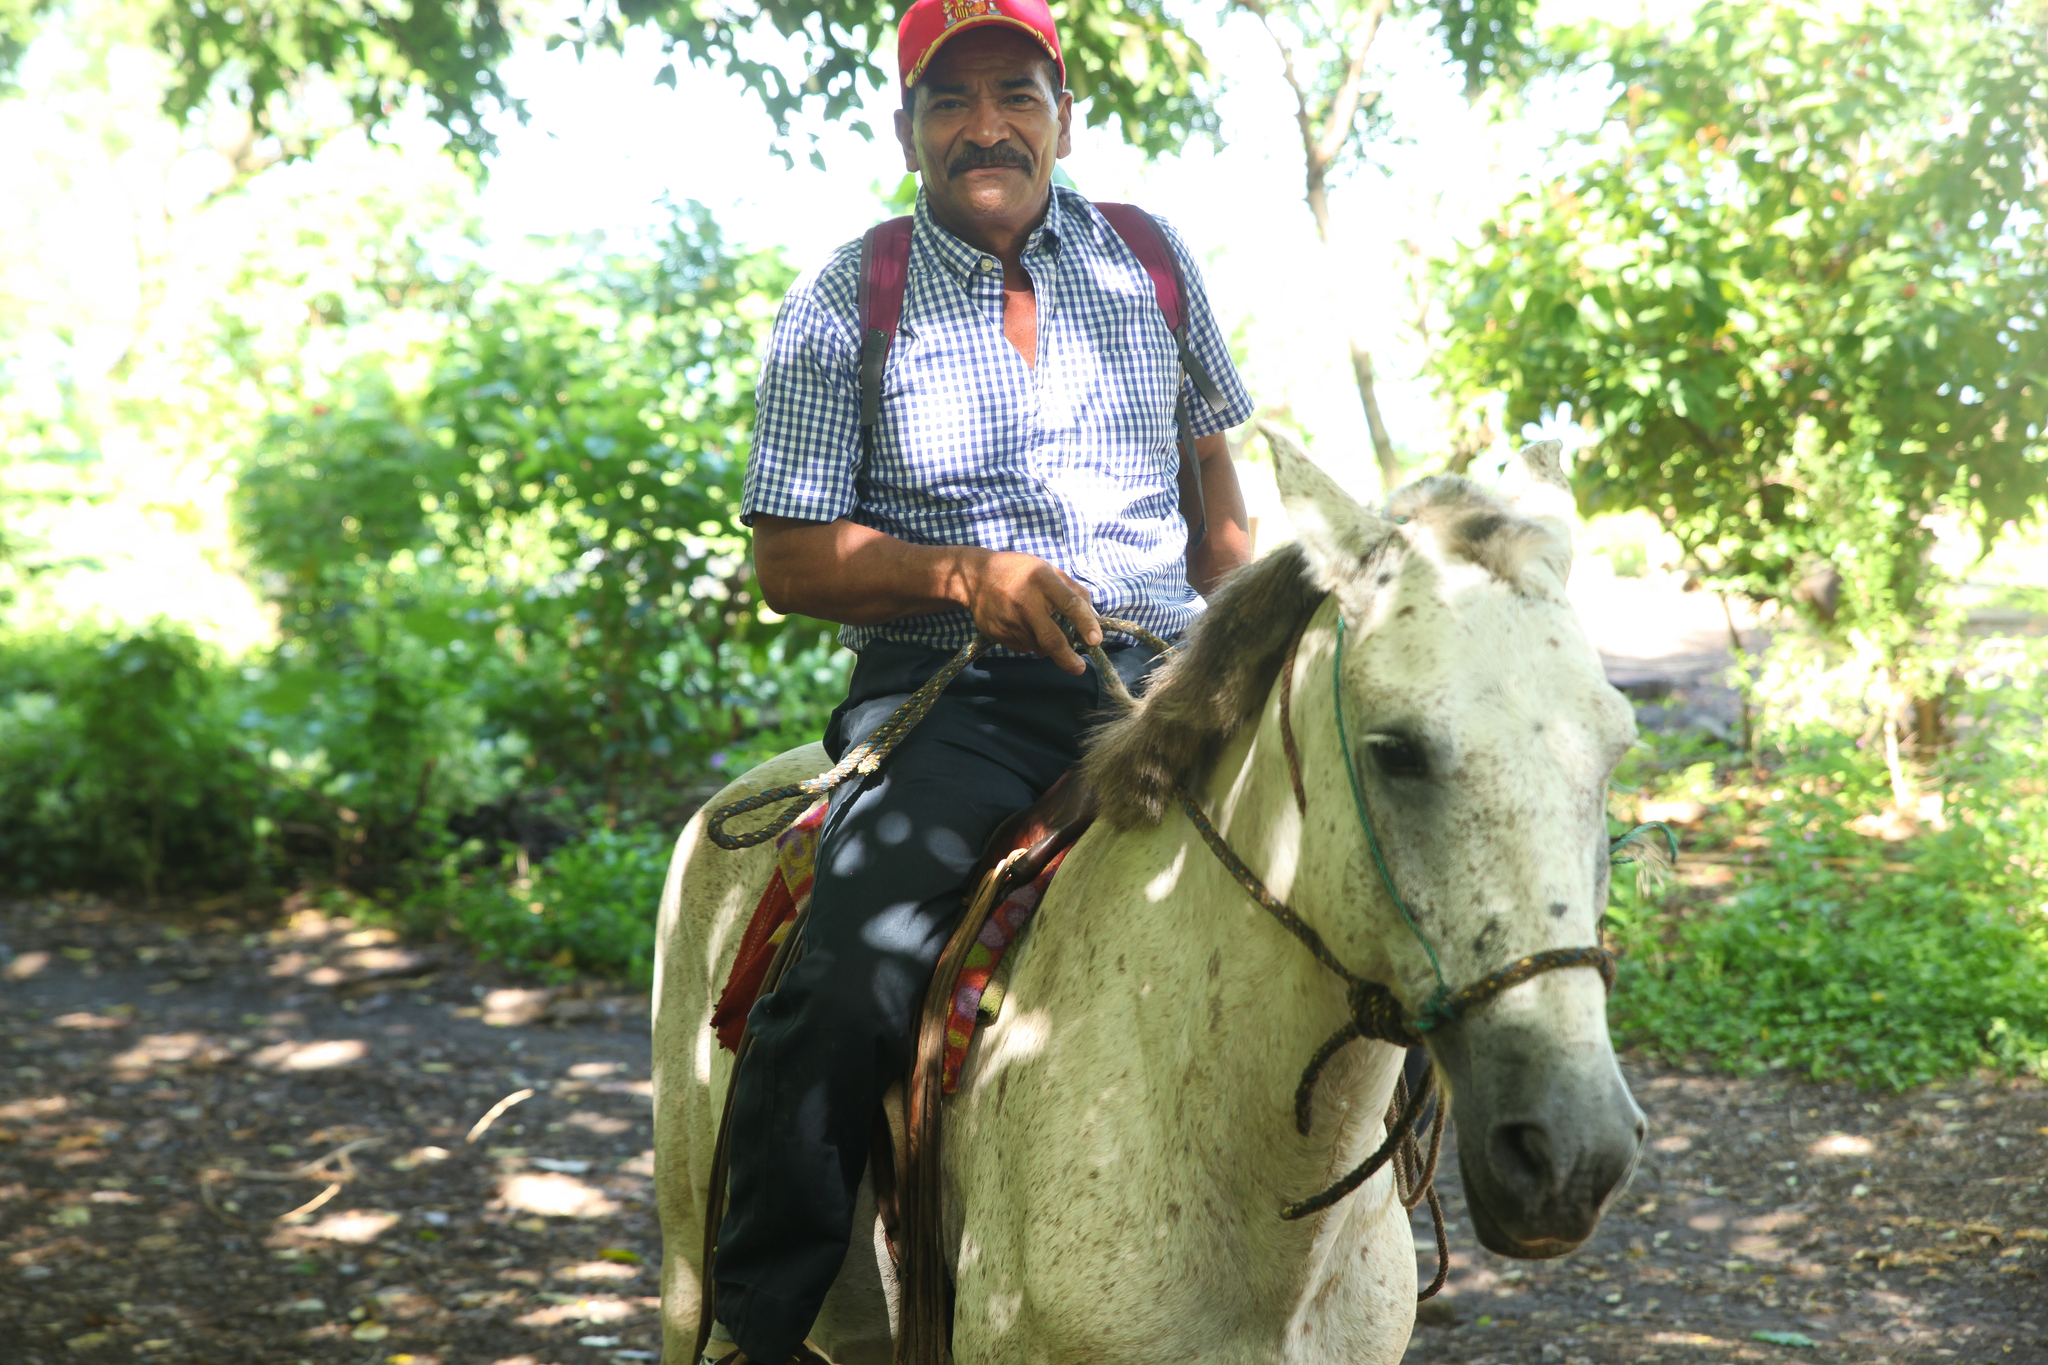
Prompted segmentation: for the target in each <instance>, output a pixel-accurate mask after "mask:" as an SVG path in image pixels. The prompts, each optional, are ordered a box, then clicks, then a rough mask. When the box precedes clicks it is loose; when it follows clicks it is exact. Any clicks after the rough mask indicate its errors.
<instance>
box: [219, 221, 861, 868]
mask: <svg viewBox="0 0 2048 1365" xmlns="http://www.w3.org/2000/svg"><path fill="white" fill-rule="evenodd" d="M789 278H790V272H789V271H788V269H787V268H786V267H785V266H784V265H782V263H781V262H780V260H779V258H777V257H776V256H774V255H772V254H770V253H751V254H749V253H741V252H736V251H734V250H733V249H732V248H731V247H729V246H728V245H727V244H726V243H725V242H724V241H723V240H722V238H721V237H720V236H719V234H718V231H717V229H716V226H715V225H714V224H713V223H712V222H711V220H710V218H709V217H708V215H706V214H705V213H704V212H703V211H702V210H701V209H694V210H690V211H686V212H681V213H679V214H678V215H677V218H676V221H675V224H674V227H673V230H672V231H671V232H670V233H669V234H668V235H667V236H666V237H665V238H663V239H661V240H659V241H656V242H654V243H651V244H648V247H647V248H644V249H637V250H635V251H633V252H627V253H622V254H614V255H608V256H607V255H598V254H595V253H592V254H589V255H587V256H586V258H585V260H584V262H583V263H582V264H579V265H577V266H575V267H574V268H571V269H568V270H565V271H563V272H561V273H559V274H558V275H556V276H554V277H552V278H550V279H547V280H543V281H540V282H538V283H531V284H520V283H503V282H501V283H499V284H496V285H494V286H491V287H489V288H486V289H479V290H477V291H475V292H472V293H468V294H463V295H461V296H460V297H459V298H456V299H454V300H453V301H451V304H450V307H451V310H453V317H452V321H451V323H450V326H449V329H448V331H447V332H446V334H445V335H443V336H442V337H440V338H439V339H438V340H436V341H434V342H433V343H432V344H430V345H428V346H427V347H425V348H424V354H423V355H421V356H418V357H414V358H412V359H410V360H403V359H400V360H394V359H391V358H385V359H377V360H366V361H364V362H362V363H360V364H359V365H358V366H357V367H356V368H355V369H354V370H352V371H350V372H349V373H347V374H346V375H344V376H343V380H342V383H341V385H340V388H339V391H338V392H337V393H336V394H335V395H333V396H331V397H329V398H324V399H322V400H321V401H318V402H314V401H308V402H306V403H304V404H303V405H301V406H299V407H297V408H296V409H295V410H293V411H291V412H289V413H287V414H285V415H283V416H281V417H280V418H279V419H278V420H277V421H276V422H275V423H274V424H273V425H272V426H271V428H270V429H269V431H268V432H267V434H266V435H265V437H264V439H263V440H262V441H260V442H259V443H258V445H257V446H256V448H255V449H254V450H253V451H252V453H251V455H250V458H249V459H248V460H247V462H246V464H245V467H244V468H243V470H242V472H241V478H240V483H239V487H238V491H237V495H236V497H237V503H236V508H237V519H238V524H239V526H240V530H241V535H242V538H243V542H244V544H245V545H246V546H247V547H248V549H249V551H250V553H251V555H252V557H253V558H254V560H255V562H256V565H257V566H258V568H259V569H260V570H261V581H262V583H263V586H264V589H265V592H266V593H267V595H268V596H270V597H271V599H272V600H273V601H274V602H275V603H276V604H277V606H278V609H279V613H280V625H281V628H282V630H283V632H284V634H285V637H286V638H285V643H284V646H283V647H282V649H281V650H280V651H279V655H278V661H277V662H278V685H277V689H276V690H275V691H274V692H273V693H272V701H273V705H274V707H275V709H276V710H277V711H278V712H279V713H280V714H284V713H288V712H290V711H291V710H292V709H293V708H294V707H296V706H306V707H308V708H310V711H311V713H312V714H315V715H317V716H318V717H319V718H320V723H321V724H322V725H324V726H326V727H327V729H326V731H325V732H324V734H323V736H322V737H321V739H320V745H321V747H322V751H323V754H324V761H325V763H326V766H327V768H328V770H330V771H331V774H332V777H333V779H334V780H335V781H345V782H346V783H347V784H349V785H350V788H351V790H354V791H358V792H360V793H361V794H360V795H357V796H352V797H351V798H350V808H351V809H354V810H355V811H356V812H357V815H358V817H359V819H360V820H361V822H362V827H364V828H369V827H374V828H376V829H377V830H379V831H381V832H383V833H384V834H385V836H386V837H385V838H384V840H383V842H385V843H388V844H391V845H392V846H391V848H390V850H389V853H388V855H387V856H386V857H385V858H384V861H385V862H386V863H389V862H392V861H396V860H402V859H404V858H408V857H415V856H418V855H419V854H420V852H421V850H420V848H419V847H417V844H416V839H415V836H416V834H417V832H418V830H419V829H420V828H421V827H422V824H421V821H420V820H419V819H418V818H417V813H418V812H419V811H420V810H421V809H423V808H432V807H434V806H435V804H436V803H437V802H438V803H439V804H440V806H442V807H447V806H449V805H452V804H458V803H459V800H458V798H459V799H461V800H468V801H471V802H474V801H479V800H485V799H489V798H490V797H491V796H492V795H493V794H494V793H495V791H496V790H497V789H499V788H501V787H502V786H503V785H504V784H505V783H507V782H510V781H513V780H515V779H516V780H518V781H521V782H524V783H526V784H530V785H554V784H559V783H567V784H569V785H571V786H573V787H575V788H577V789H579V790H580V791H583V792H587V793H589V794H590V796H591V797H593V798H594V799H595V800H596V801H598V802H601V803H603V804H604V805H606V806H608V807H611V808H613V809H617V808H619V807H621V806H628V805H630V806H633V807H635V808H638V809H641V810H645V811H650V812H651V811H654V810H657V809H660V808H661V807H662V806H663V804H664V803H667V804H669V805H671V806H672V805H673V804H674V799H675V794H676V793H677V792H678V791H679V790H681V789H687V788H688V787H689V786H690V785H691V784H692V783H693V782H695V781H696V780H698V779H700V778H702V777H703V776H704V775H705V774H706V773H708V772H710V771H712V770H714V769H716V768H717V767H719V766H721V765H722V764H723V762H724V761H726V759H728V758H730V757H741V758H745V757H752V756H754V755H755V754H757V753H758V752H759V750H760V749H761V747H762V741H761V740H759V739H758V738H757V736H760V735H763V734H768V735H779V734H786V733H790V732H791V731H795V732H797V733H800V734H802V735H803V736H804V737H810V736H811V735H815V733H816V732H817V731H818V729H819V728H820V727H821V726H822V723H823V718H824V715H825V712H826V711H827V710H828V709H829V707H830V706H831V705H832V704H833V703H834V702H835V701H836V700H837V697H838V695H839V694H840V692H841V691H842V688H843V678H844V668H845V658H844V655H843V654H842V653H841V652H840V651H838V650H837V648H836V646H835V645H834V644H833V643H832V641H831V638H830V633H829V630H828V628H826V627H825V626H823V625H822V624H821V623H819V622H815V621H809V620H804V619H802V618H795V617H789V618H785V617H779V616H775V615H773V614H772V613H767V612H765V611H764V610H763V609H762V606H761V603H760V598H759V593H758V590H757V589H756V587H755V585H754V582H753V571H752V565H751V562H750V559H749V555H748V552H747V551H748V545H747V537H746V532H745V530H744V528H742V527H741V526H739V524H738V522H737V519H736V511H737V507H738V503H739V495H740V485H741V480H742V478H743V475H744V459H743V455H742V452H743V451H744V450H745V448H746V444H747V440H748V435H749V431H750V429H751V427H752V422H753V391H754V366H755V363H756V362H755V357H756V356H757V355H758V354H759V352H760V349H761V345H762V342H763V340H764V338H765V335H766V329H767V327H768V325H769V322H770V321H771V319H772V317H773V312H774V306H775V300H776V299H777V297H778V296H779V295H780V294H781V292H782V290H783V289H784V288H785V287H786V285H787V283H788V281H789ZM420 373H423V374H424V379H423V380H419V381H415V382H412V383H410V384H409V385H408V384H407V383H403V382H401V379H400V378H399V377H398V376H403V375H407V374H420ZM468 737H474V739H475V741H476V745H481V746H482V747H481V748H478V747H476V746H475V745H468V743H467V740H468ZM458 754H459V755H460V758H459V761H458V758H457V755H458ZM451 764H453V765H454V766H451ZM436 765H438V766H436ZM513 765H517V768H518V769H519V770H520V771H517V772H514V771H512V768H513ZM337 799H338V798H337ZM329 823H330V826H331V824H332V821H331V820H330V821H329ZM373 842H375V841H373Z"/></svg>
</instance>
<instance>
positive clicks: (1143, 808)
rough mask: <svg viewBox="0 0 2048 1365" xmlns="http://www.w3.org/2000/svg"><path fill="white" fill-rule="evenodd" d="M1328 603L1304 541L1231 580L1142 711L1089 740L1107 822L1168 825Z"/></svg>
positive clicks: (1156, 680)
mask: <svg viewBox="0 0 2048 1365" xmlns="http://www.w3.org/2000/svg"><path fill="white" fill-rule="evenodd" d="M1323 597H1324V590H1323V588H1322V587H1321V585H1319V584H1318V583H1317V582H1316V581H1315V573H1314V571H1313V570H1312V569H1311V568H1310V566H1309V560H1308V552H1307V551H1305V550H1303V549H1302V547H1301V546H1300V544H1299V543H1290V544H1287V545H1282V546H1281V547H1279V548H1278V549H1276V550H1274V551H1273V552H1272V553H1271V554H1269V555H1266V556H1265V557H1264V558H1262V559H1258V560H1254V561H1253V562H1252V563H1250V564H1248V565H1246V566H1245V567H1244V568H1242V569H1240V570H1238V571H1237V572H1236V573H1234V574H1232V575H1231V576H1230V577H1229V578H1228V579H1226V580H1224V583H1223V586H1221V587H1220V588H1218V589H1217V590H1216V593H1215V595H1214V596H1213V597H1211V598H1210V599H1209V609H1208V610H1207V611H1205V612H1203V613H1202V618H1201V620H1200V621H1199V622H1197V623H1196V625H1195V628H1194V630H1193V631H1192V632H1191V633H1190V634H1189V636H1188V640H1187V643H1186V644H1185V645H1184V646H1182V648H1181V650H1180V652H1179V653H1178V654H1176V655H1174V657H1173V658H1171V659H1169V660H1167V661H1166V663H1164V664H1162V665H1161V666H1160V668H1159V671H1158V672H1157V673H1156V674H1154V676H1153V681H1152V685H1151V686H1150V687H1148V688H1147V689H1146V691H1145V696H1144V699H1143V700H1142V701H1140V702H1139V704H1138V707H1137V709H1136V710H1134V711H1130V712H1127V713H1125V714H1124V715H1121V716H1118V717H1116V718H1115V719H1113V720H1111V721H1109V722H1108V723H1107V724H1105V725H1103V726H1102V727H1101V728H1100V729H1098V730H1096V731H1095V733H1094V734H1093V735H1091V736H1090V737H1089V741H1088V752H1087V754H1086V755H1085V756H1084V757H1083V758H1082V760H1081V774H1082V777H1083V778H1084V779H1085V780H1086V781H1087V783H1088V785H1089V787H1090V788H1091V789H1093V790H1094V792H1095V797H1096V800H1097V802H1098V803H1100V807H1101V812H1102V818H1103V819H1105V820H1107V821H1109V823H1110V824H1111V825H1113V826H1115V827H1116V828H1118V829H1130V828H1133V827H1135V826H1137V825H1156V824H1158V823H1159V821H1160V818H1161V817H1162V816H1164V815H1165V814H1166V808H1167V804H1168V803H1169V802H1170V801H1172V800H1173V796H1174V792H1175V791H1176V790H1177V789H1178V788H1179V787H1180V786H1181V785H1182V784H1183V783H1184V782H1186V781H1187V780H1188V779H1189V778H1190V777H1191V776H1192V775H1193V774H1195V773H1197V772H1201V771H1204V770H1206V769H1207V768H1208V766H1209V765H1210V764H1211V763H1213V762H1214V761H1215V759H1216V755H1217V753H1218V752H1219V751H1220V750H1221V749H1222V748H1223V746H1224V744H1225V743H1226V742H1228V741H1229V739H1230V737H1231V736H1232V735H1234V734H1236V733H1237V730H1238V727H1239V726H1241V725H1243V724H1244V723H1245V722H1246V721H1247V720H1249V719H1251V718H1252V717H1253V716H1256V715H1257V714H1258V713H1259V710H1260V708H1261V707H1263V706H1264V705H1265V704H1266V694H1267V693H1268V692H1269V691H1271V690H1272V687H1273V680H1274V678H1276V677H1278V676H1279V673H1280V659H1281V656H1282V655H1283V654H1285V653H1286V651H1287V642H1288V641H1289V640H1290V639H1292V638H1293V636H1294V632H1295V631H1296V629H1298V628H1299V627H1300V625H1301V623H1302V622H1304V621H1306V620H1307V619H1308V618H1309V613H1311V612H1313V611H1314V610H1315V609H1316V604H1317V603H1319V602H1321V601H1322V600H1323Z"/></svg>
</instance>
